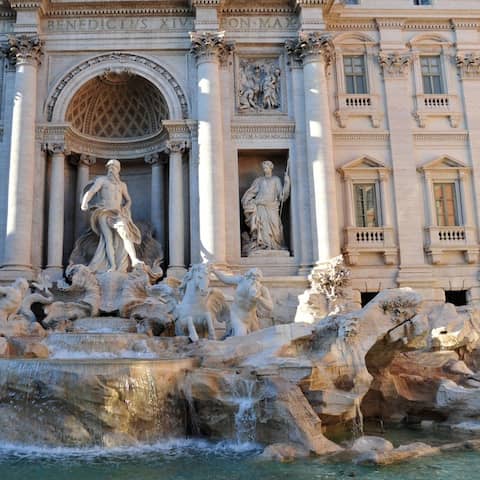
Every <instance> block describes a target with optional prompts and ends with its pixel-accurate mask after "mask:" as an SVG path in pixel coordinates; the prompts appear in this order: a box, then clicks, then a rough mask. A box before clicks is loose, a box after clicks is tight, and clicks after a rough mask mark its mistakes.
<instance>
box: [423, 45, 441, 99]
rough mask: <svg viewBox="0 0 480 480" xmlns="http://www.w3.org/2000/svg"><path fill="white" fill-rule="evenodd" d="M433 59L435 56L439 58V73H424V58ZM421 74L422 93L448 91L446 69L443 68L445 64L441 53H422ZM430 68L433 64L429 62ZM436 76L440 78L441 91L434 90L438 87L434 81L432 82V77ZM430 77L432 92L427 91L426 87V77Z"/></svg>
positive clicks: (437, 93)
mask: <svg viewBox="0 0 480 480" xmlns="http://www.w3.org/2000/svg"><path fill="white" fill-rule="evenodd" d="M426 58H428V59H433V58H438V69H439V73H438V75H433V74H429V75H428V74H427V75H426V74H424V73H423V67H424V65H423V63H422V60H423V59H426ZM419 60H420V75H421V77H422V93H423V94H424V95H445V94H446V93H447V89H446V83H445V78H444V77H445V75H444V73H443V71H444V68H443V65H442V63H443V62H442V55H441V54H433V55H432V54H420V59H419ZM428 67H429V69H430V68H431V65H430V64H429V65H428ZM434 77H438V80H439V91H438V92H436V91H434V90H435V89H436V88H435V84H434V82H432V79H433V78H434ZM426 78H428V79H429V83H430V88H431V90H432V91H430V92H427V91H426V88H425V79H426Z"/></svg>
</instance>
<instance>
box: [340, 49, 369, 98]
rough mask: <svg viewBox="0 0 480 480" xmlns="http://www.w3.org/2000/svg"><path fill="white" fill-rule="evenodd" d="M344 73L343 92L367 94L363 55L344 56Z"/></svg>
mask: <svg viewBox="0 0 480 480" xmlns="http://www.w3.org/2000/svg"><path fill="white" fill-rule="evenodd" d="M343 71H344V73H345V90H346V92H347V93H368V92H367V76H366V74H365V58H364V56H363V55H346V56H344V57H343Z"/></svg>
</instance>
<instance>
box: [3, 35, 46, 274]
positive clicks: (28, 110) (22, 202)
mask: <svg viewBox="0 0 480 480" xmlns="http://www.w3.org/2000/svg"><path fill="white" fill-rule="evenodd" d="M9 44H10V54H11V55H12V57H13V58H14V60H15V61H16V73H15V96H14V103H13V113H12V137H11V146H10V172H9V180H8V214H7V232H6V233H7V236H6V239H5V256H4V264H3V268H5V269H6V270H10V271H12V272H13V274H20V273H22V274H26V273H27V272H29V271H31V269H32V265H31V263H32V261H31V247H32V219H33V208H34V205H33V192H34V177H35V110H36V104H37V68H38V65H39V63H40V57H41V42H40V40H39V39H38V37H36V36H27V35H18V36H11V37H10V38H9Z"/></svg>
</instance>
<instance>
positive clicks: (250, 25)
mask: <svg viewBox="0 0 480 480" xmlns="http://www.w3.org/2000/svg"><path fill="white" fill-rule="evenodd" d="M298 26H299V24H298V19H297V18H296V17H287V16H277V17H276V16H268V17H227V18H224V19H223V21H222V30H227V31H231V32H235V31H237V32H245V31H265V30H296V29H297V28H298Z"/></svg>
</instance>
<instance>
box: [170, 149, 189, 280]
mask: <svg viewBox="0 0 480 480" xmlns="http://www.w3.org/2000/svg"><path fill="white" fill-rule="evenodd" d="M186 147H187V145H186V142H185V141H177V140H169V141H168V142H167V148H168V151H169V152H170V160H169V177H168V248H169V259H170V261H169V265H168V275H169V276H174V277H181V276H183V274H184V273H185V256H184V255H185V253H184V252H185V221H184V218H185V216H184V212H185V208H184V201H183V165H182V156H183V152H185V149H186Z"/></svg>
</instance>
